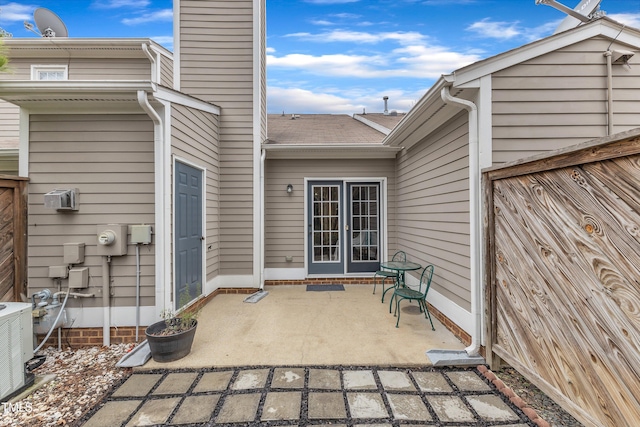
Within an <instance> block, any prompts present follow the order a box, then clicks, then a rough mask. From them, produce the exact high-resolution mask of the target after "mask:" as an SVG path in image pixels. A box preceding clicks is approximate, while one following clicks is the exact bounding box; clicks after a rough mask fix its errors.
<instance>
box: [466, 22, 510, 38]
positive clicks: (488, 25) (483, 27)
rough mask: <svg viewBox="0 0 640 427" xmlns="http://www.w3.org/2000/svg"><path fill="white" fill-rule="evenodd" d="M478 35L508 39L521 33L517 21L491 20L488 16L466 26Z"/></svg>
mask: <svg viewBox="0 0 640 427" xmlns="http://www.w3.org/2000/svg"><path fill="white" fill-rule="evenodd" d="M467 31H471V32H474V33H476V34H478V35H479V36H480V37H486V38H494V39H503V40H509V39H512V38H514V37H518V36H520V35H521V34H522V32H521V30H519V29H518V23H517V22H492V21H490V20H489V18H486V19H483V20H482V21H479V22H475V23H473V24H471V25H470V26H469V27H467Z"/></svg>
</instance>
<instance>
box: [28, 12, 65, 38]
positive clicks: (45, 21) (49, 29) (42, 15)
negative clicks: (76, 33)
mask: <svg viewBox="0 0 640 427" xmlns="http://www.w3.org/2000/svg"><path fill="white" fill-rule="evenodd" d="M33 20H34V21H36V26H37V27H38V30H40V34H41V35H42V37H69V33H68V32H67V26H66V25H64V22H62V19H60V18H59V17H58V15H56V14H55V13H53V12H52V11H50V10H49V9H45V8H44V7H39V8H37V9H36V10H35V12H33Z"/></svg>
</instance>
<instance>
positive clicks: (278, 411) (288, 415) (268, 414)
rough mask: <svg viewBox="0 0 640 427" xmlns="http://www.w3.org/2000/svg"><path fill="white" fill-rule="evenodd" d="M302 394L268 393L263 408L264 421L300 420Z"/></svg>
mask: <svg viewBox="0 0 640 427" xmlns="http://www.w3.org/2000/svg"><path fill="white" fill-rule="evenodd" d="M301 402H302V392H299V391H291V392H272V393H267V398H266V399H265V402H264V406H263V408H262V420H263V421H279V420H297V419H298V418H300V403H301Z"/></svg>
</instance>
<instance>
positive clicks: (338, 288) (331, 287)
mask: <svg viewBox="0 0 640 427" xmlns="http://www.w3.org/2000/svg"><path fill="white" fill-rule="evenodd" d="M310 291H313V292H318V291H344V285H307V292H310Z"/></svg>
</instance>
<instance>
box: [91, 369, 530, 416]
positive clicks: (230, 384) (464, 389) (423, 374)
mask: <svg viewBox="0 0 640 427" xmlns="http://www.w3.org/2000/svg"><path fill="white" fill-rule="evenodd" d="M83 425H84V426H85V427H113V426H127V427H129V426H148V425H163V426H172V425H193V426H196V425H197V426H201V425H202V426H205V425H206V426H259V425H268V426H327V425H332V426H345V427H346V426H358V427H360V426H362V427H364V426H376V427H388V426H401V425H402V426H407V425H412V426H417V425H420V426H431V427H436V426H449V425H455V426H477V427H479V426H503V427H525V426H535V424H534V423H533V422H532V421H531V420H530V419H529V418H527V416H526V415H525V414H524V413H523V412H522V411H521V410H520V409H519V408H518V407H517V406H515V405H513V404H512V403H510V401H509V400H508V399H507V398H506V397H505V396H504V395H503V394H502V393H500V392H499V391H498V390H497V389H496V388H495V386H494V385H493V384H491V383H490V382H488V381H487V380H486V379H485V378H484V377H483V376H482V375H481V374H480V373H479V372H478V370H476V369H470V370H463V369H455V370H437V369H433V368H427V367H425V368H412V369H409V368H404V369H394V368H383V367H280V366H278V367H246V368H228V369H222V368H220V369H200V370H189V371H175V370H172V371H169V370H167V371H155V372H135V373H133V374H132V375H131V376H130V377H129V378H128V379H127V380H126V381H125V382H124V383H123V384H122V385H120V386H119V387H118V388H117V389H116V390H115V391H114V392H113V393H111V394H110V395H109V396H108V397H107V398H106V399H105V400H104V401H103V402H102V404H101V405H100V406H99V407H97V408H96V409H95V410H94V411H93V412H92V413H90V414H88V416H87V417H86V421H85V422H84V424H83Z"/></svg>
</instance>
